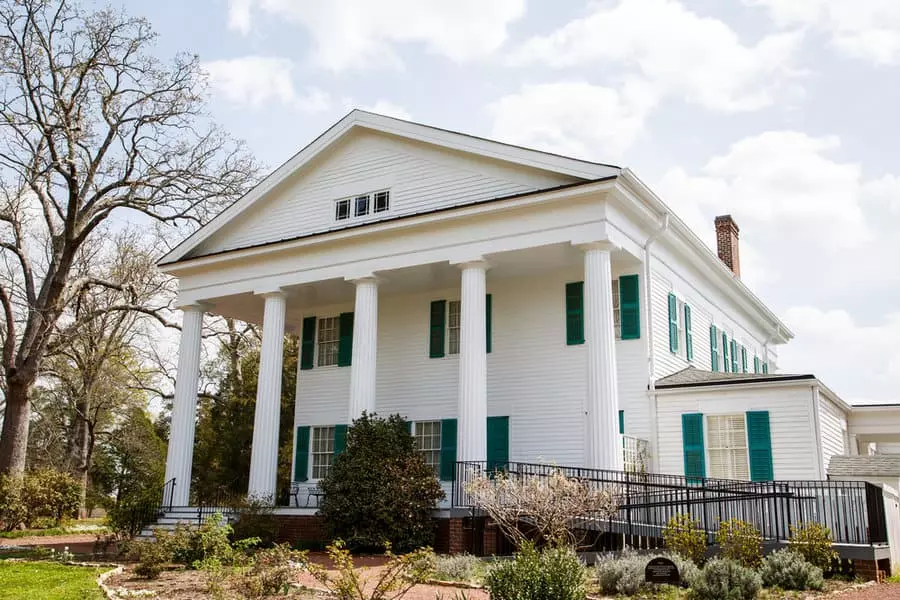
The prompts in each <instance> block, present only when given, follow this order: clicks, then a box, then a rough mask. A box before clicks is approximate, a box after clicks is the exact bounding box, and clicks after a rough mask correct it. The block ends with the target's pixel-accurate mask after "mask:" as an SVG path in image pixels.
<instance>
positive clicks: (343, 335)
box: [338, 312, 353, 367]
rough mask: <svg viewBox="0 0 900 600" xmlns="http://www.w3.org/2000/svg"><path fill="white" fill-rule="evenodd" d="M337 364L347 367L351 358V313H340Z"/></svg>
mask: <svg viewBox="0 0 900 600" xmlns="http://www.w3.org/2000/svg"><path fill="white" fill-rule="evenodd" d="M338 335H339V336H340V338H339V342H338V366H339V367H349V366H350V362H351V361H352V359H353V313H352V312H345V313H341V318H340V321H339V322H338Z"/></svg>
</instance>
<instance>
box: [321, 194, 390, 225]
mask: <svg viewBox="0 0 900 600" xmlns="http://www.w3.org/2000/svg"><path fill="white" fill-rule="evenodd" d="M390 210H391V192H390V190H379V191H377V192H367V193H365V194H358V195H356V196H351V197H349V198H341V199H340V200H335V201H334V220H335V221H348V220H351V219H362V218H365V217H367V216H369V215H370V214H378V213H386V212H388V211H390Z"/></svg>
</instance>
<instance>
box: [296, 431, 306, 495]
mask: <svg viewBox="0 0 900 600" xmlns="http://www.w3.org/2000/svg"><path fill="white" fill-rule="evenodd" d="M307 479H309V425H305V426H303V427H298V428H297V440H296V441H295V442H294V481H306V480H307Z"/></svg>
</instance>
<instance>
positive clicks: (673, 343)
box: [669, 294, 678, 352]
mask: <svg viewBox="0 0 900 600" xmlns="http://www.w3.org/2000/svg"><path fill="white" fill-rule="evenodd" d="M669 352H678V300H676V299H675V294H669Z"/></svg>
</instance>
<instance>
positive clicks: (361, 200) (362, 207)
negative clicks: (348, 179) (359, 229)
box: [353, 194, 369, 217]
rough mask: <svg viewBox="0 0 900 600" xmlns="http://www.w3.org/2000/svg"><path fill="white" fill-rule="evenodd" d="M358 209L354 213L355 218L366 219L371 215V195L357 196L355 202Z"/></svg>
mask: <svg viewBox="0 0 900 600" xmlns="http://www.w3.org/2000/svg"><path fill="white" fill-rule="evenodd" d="M354 205H355V206H356V209H355V211H354V213H353V216H355V217H364V216H366V215H367V214H369V195H368V194H366V195H365V196H357V197H356V200H355V202H354Z"/></svg>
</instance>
